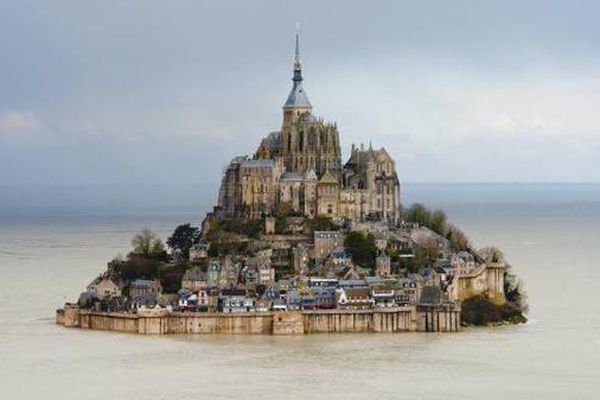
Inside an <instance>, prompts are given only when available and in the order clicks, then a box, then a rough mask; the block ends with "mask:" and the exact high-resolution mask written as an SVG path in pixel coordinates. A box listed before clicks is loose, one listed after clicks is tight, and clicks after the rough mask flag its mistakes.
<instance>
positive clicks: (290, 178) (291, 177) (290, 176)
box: [280, 172, 305, 182]
mask: <svg viewBox="0 0 600 400" xmlns="http://www.w3.org/2000/svg"><path fill="white" fill-rule="evenodd" d="M304 179H305V178H304V175H303V174H301V173H299V172H285V173H283V174H282V175H281V178H280V180H282V181H286V182H302V181H304Z"/></svg>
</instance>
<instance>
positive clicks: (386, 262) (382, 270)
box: [375, 252, 392, 277]
mask: <svg viewBox="0 0 600 400" xmlns="http://www.w3.org/2000/svg"><path fill="white" fill-rule="evenodd" d="M375 271H376V272H377V275H379V276H386V277H387V276H390V275H391V274H392V268H391V259H390V257H389V256H388V255H387V254H386V253H385V252H381V253H380V254H379V255H378V256H377V257H376V258H375Z"/></svg>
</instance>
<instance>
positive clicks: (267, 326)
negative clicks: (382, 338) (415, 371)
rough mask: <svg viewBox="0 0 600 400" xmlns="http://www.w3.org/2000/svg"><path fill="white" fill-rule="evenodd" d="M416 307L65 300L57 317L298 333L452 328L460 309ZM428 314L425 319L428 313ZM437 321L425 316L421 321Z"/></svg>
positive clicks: (121, 327)
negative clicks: (249, 309) (152, 305)
mask: <svg viewBox="0 0 600 400" xmlns="http://www.w3.org/2000/svg"><path fill="white" fill-rule="evenodd" d="M428 313H429V314H427V315H425V314H424V313H423V312H422V311H417V309H416V308H415V307H394V308H385V309H374V310H315V311H302V312H300V311H297V312H254V313H239V314H223V313H206V312H202V313H192V312H190V313H169V312H167V311H166V310H147V311H142V312H140V313H137V314H126V313H102V312H93V311H87V310H80V309H79V308H78V307H77V306H68V307H67V306H66V307H65V308H64V309H61V310H57V313H56V323H57V324H60V325H64V326H66V327H78V328H81V329H96V330H106V331H115V332H129V333H138V334H145V335H169V334H211V333H212V334H215V333H217V334H219V333H225V334H250V335H271V334H273V335H301V334H309V333H362V332H377V333H380V332H381V333H393V332H416V331H423V332H426V331H427V332H430V331H436V332H437V331H440V332H454V331H458V330H459V323H457V322H456V321H458V322H460V312H458V311H452V312H451V313H454V314H452V315H450V314H448V312H447V311H439V310H434V311H428ZM427 318H429V319H427ZM429 320H431V321H435V322H431V323H429V322H423V321H429Z"/></svg>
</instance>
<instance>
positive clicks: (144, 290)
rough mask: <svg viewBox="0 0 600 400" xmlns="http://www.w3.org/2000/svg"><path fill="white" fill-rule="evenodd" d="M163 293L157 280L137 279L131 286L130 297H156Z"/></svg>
mask: <svg viewBox="0 0 600 400" xmlns="http://www.w3.org/2000/svg"><path fill="white" fill-rule="evenodd" d="M161 293H162V286H161V285H160V282H159V281H158V280H156V279H153V280H150V279H136V280H134V281H133V282H131V284H130V285H129V297H131V298H136V297H140V296H144V295H155V296H156V297H158V295H160V294H161Z"/></svg>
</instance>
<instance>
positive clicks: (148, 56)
mask: <svg viewBox="0 0 600 400" xmlns="http://www.w3.org/2000/svg"><path fill="white" fill-rule="evenodd" d="M598 15H600V2H597V1H561V2H557V1H550V0H546V1H525V0H518V1H510V0H503V1H485V0H482V1H476V2H475V1H453V0H446V1H419V2H415V1H406V2H404V1H385V2H384V1H369V2H365V1H352V0H350V1H348V0H346V1H328V2H323V1H312V0H305V1H301V2H288V1H260V0H259V1H252V2H250V1H219V2H215V1H210V2H209V1H198V0H195V1H177V0H174V1H168V2H166V1H135V0H129V1H122V0H103V1H98V2H82V1H80V0H74V1H69V0H61V1H58V0H56V1H54V0H47V1H44V2H39V1H29V0H18V1H10V0H0V185H37V184H58V185H60V184H65V185H77V184H119V185H128V184H136V183H137V184H163V183H171V184H214V183H218V182H219V181H220V178H221V174H222V172H223V168H224V167H225V166H226V164H227V163H228V161H229V160H230V159H231V158H233V157H234V156H235V155H238V154H251V153H252V152H253V151H254V150H255V148H256V146H257V145H258V143H259V141H260V139H261V138H262V137H263V136H265V135H266V134H268V133H269V132H271V131H274V130H277V129H279V128H280V126H281V121H282V110H281V107H282V105H283V102H284V101H285V99H286V97H287V94H288V93H289V90H290V88H291V76H292V59H293V51H294V49H293V46H294V33H295V29H296V23H297V22H299V23H300V27H301V28H300V30H301V53H302V60H303V66H304V78H305V81H304V88H305V90H306V92H307V94H308V96H309V98H310V100H311V102H312V104H313V107H314V109H313V112H314V114H316V115H317V116H321V117H323V118H325V119H326V120H329V121H336V122H337V125H338V128H339V130H340V137H341V142H342V146H343V148H342V150H343V153H344V157H346V156H347V155H348V152H349V149H350V147H351V144H352V143H361V142H362V143H365V144H368V143H369V141H370V142H372V144H373V146H374V147H381V146H383V147H385V148H386V149H387V150H388V152H389V153H390V155H391V156H392V157H393V158H394V159H395V160H396V166H397V170H398V173H399V176H400V179H401V181H403V182H600V107H599V106H600V24H598V23H597V16H598Z"/></svg>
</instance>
